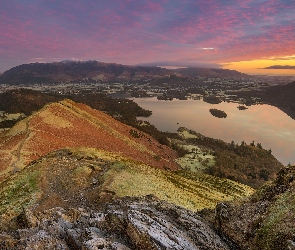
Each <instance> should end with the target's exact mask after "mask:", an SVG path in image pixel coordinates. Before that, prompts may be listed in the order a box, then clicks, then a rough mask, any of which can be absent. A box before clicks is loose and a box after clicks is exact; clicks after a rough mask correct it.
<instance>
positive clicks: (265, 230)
mask: <svg viewBox="0 0 295 250" xmlns="http://www.w3.org/2000/svg"><path fill="white" fill-rule="evenodd" d="M294 187H295V166H293V167H286V168H283V169H282V170H281V171H280V172H279V173H278V177H277V179H276V180H275V181H274V182H272V183H270V184H268V185H266V186H264V187H263V188H261V189H260V190H258V191H257V192H256V193H255V194H254V195H252V196H251V197H250V198H248V199H246V200H244V201H238V200H237V201H233V202H221V203H219V204H218V205H217V207H216V209H215V212H213V211H210V210H204V211H201V212H192V211H190V210H187V209H184V208H182V207H179V206H176V205H174V204H172V203H168V202H166V201H162V200H159V199H158V198H156V197H155V196H152V195H147V196H143V197H123V198H117V199H115V200H113V201H110V202H109V203H106V204H105V205H103V206H97V209H90V208H89V207H87V206H84V207H83V206H79V207H74V208H66V209H65V208H61V207H55V208H51V209H46V210H42V211H40V210H37V209H36V208H35V207H34V206H36V205H37V204H36V205H34V206H32V207H28V208H27V209H23V212H22V213H20V214H19V215H18V216H17V217H15V218H14V219H12V220H11V221H10V224H9V226H6V227H5V229H4V227H2V226H1V230H0V232H1V233H0V249H12V250H13V249H91V250H92V249H241V250H243V249H245V250H246V249H250V250H251V249H253V250H256V249H257V250H258V249H265V250H270V249H282V250H285V249H286V250H292V249H295V227H294V225H295V224H294V223H295V219H294V218H295V209H294V208H295V200H294V197H295V195H294V194H295V193H294V191H295V189H294ZM73 198H74V197H73Z"/></svg>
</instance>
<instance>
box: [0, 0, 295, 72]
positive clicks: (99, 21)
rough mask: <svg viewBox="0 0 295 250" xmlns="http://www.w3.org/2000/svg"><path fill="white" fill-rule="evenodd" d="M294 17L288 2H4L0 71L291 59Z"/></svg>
mask: <svg viewBox="0 0 295 250" xmlns="http://www.w3.org/2000/svg"><path fill="white" fill-rule="evenodd" d="M294 12H295V2H294V1H293V0H263V1H262V0H261V1H254V0H246V1H233V0H222V1H220V0H206V1H205V0H198V1H193V0H186V1H167V0H158V1H156V0H114V1H92V0H64V1H57V0H39V1H34V0H10V1H4V2H3V3H1V9H0V27H1V36H0V71H4V70H7V69H9V68H10V67H11V66H15V65H17V64H20V63H28V62H32V61H36V60H38V59H37V58H42V60H44V61H46V60H47V61H56V60H57V61H58V60H63V59H64V58H77V59H80V60H88V59H96V60H102V61H106V62H117V63H123V64H140V63H151V62H170V63H177V64H183V65H187V64H190V65H191V64H192V65H197V64H200V63H201V64H208V65H212V64H213V65H218V64H219V63H227V62H232V61H240V60H253V59H259V58H267V57H277V58H279V57H284V56H291V55H295V42H294V37H295V16H294V14H293V13H294ZM203 48H212V49H210V50H209V49H208V50H206V49H203Z"/></svg>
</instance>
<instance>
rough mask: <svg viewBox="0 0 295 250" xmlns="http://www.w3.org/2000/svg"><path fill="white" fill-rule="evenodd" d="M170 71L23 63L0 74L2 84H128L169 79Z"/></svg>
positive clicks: (89, 63) (91, 63) (109, 65)
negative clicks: (160, 78)
mask: <svg viewBox="0 0 295 250" xmlns="http://www.w3.org/2000/svg"><path fill="white" fill-rule="evenodd" d="M171 74H174V73H173V72H172V71H170V70H167V69H163V68H159V67H143V66H126V65H121V64H115V63H103V62H97V61H86V62H82V61H78V62H74V61H69V62H55V63H31V64H22V65H19V66H16V67H14V68H11V69H10V70H7V71H5V72H4V73H3V74H2V75H0V83H2V84H14V85H16V84H30V83H31V84H33V83H56V82H71V81H74V82H79V81H84V82H87V81H90V82H91V81H92V82H93V81H98V82H100V81H101V82H110V81H128V80H142V79H149V78H152V79H153V78H155V79H156V78H159V77H167V76H168V77H169V76H170V75H171Z"/></svg>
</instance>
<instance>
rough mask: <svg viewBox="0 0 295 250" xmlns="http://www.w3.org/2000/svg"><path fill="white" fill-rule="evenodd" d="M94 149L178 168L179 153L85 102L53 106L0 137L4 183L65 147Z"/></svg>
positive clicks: (0, 157)
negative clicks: (30, 163)
mask: <svg viewBox="0 0 295 250" xmlns="http://www.w3.org/2000/svg"><path fill="white" fill-rule="evenodd" d="M78 146H85V147H94V148H100V149H103V150H107V151H110V152H116V153H119V154H121V155H122V156H126V157H129V158H131V159H133V160H136V161H139V162H142V163H145V164H149V165H152V166H155V167H159V168H162V169H164V168H165V169H172V170H176V169H178V165H177V164H176V163H175V162H174V159H175V158H176V152H174V151H173V150H172V149H170V148H168V147H167V146H164V145H161V144H159V143H158V142H157V141H156V140H155V139H154V138H152V137H151V136H149V135H147V134H145V133H143V132H140V131H138V130H136V129H134V128H132V127H130V126H127V125H125V124H122V123H120V122H119V121H117V120H115V119H113V118H112V117H110V116H108V115H106V114H105V113H103V112H101V111H98V110H94V109H91V108H90V107H89V106H87V105H85V104H81V103H75V102H73V101H71V100H64V101H60V102H56V103H50V104H48V105H46V106H44V107H43V108H42V109H41V110H39V111H37V112H35V113H33V114H32V115H31V116H29V117H27V118H25V119H24V120H21V121H20V122H18V123H17V124H16V125H15V126H14V127H13V128H11V129H10V130H8V131H7V132H6V133H5V134H2V135H1V137H0V166H1V169H0V181H1V180H3V179H4V178H5V177H6V176H9V175H10V174H11V173H14V172H16V171H19V170H21V169H23V168H24V167H25V165H27V164H28V163H29V162H31V161H33V160H35V159H37V158H39V157H41V156H42V155H45V154H47V153H48V152H51V151H53V150H57V149H60V148H64V147H78Z"/></svg>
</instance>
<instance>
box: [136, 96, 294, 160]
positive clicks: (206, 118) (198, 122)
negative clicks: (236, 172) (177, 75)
mask: <svg viewBox="0 0 295 250" xmlns="http://www.w3.org/2000/svg"><path fill="white" fill-rule="evenodd" d="M133 100H134V101H135V102H136V103H138V104H139V105H140V106H141V107H143V108H145V109H148V110H151V111H153V114H152V116H150V117H148V118H140V119H142V120H146V121H149V122H150V123H151V124H153V125H155V126H156V127H157V128H158V129H159V130H162V131H169V132H176V131H177V129H178V128H179V127H186V128H189V129H192V130H194V131H196V132H198V133H201V134H203V135H205V136H208V137H213V138H216V139H222V140H224V141H226V142H231V141H232V140H233V141H235V142H236V143H239V144H240V143H241V142H242V141H243V140H244V141H245V142H246V143H247V144H249V143H250V142H252V141H253V140H254V142H255V144H257V143H258V142H259V143H261V144H262V146H263V148H265V149H271V150H272V154H273V155H274V156H275V157H276V158H277V159H278V160H279V161H280V162H282V163H283V164H284V165H287V164H288V163H291V164H295V120H293V119H292V118H291V117H289V116H288V115H286V114H285V113H284V112H282V111H281V110H280V109H278V108H276V107H274V106H270V105H266V104H263V105H253V106H249V107H248V109H247V110H239V109H238V108H237V107H238V106H239V104H237V103H227V102H222V103H220V104H209V103H206V102H203V101H202V100H186V101H181V100H176V99H174V100H173V101H159V100H157V98H156V97H152V98H133ZM210 108H216V109H220V110H223V111H225V112H226V113H227V118H217V117H214V116H212V115H211V113H210V112H209V109H210Z"/></svg>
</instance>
